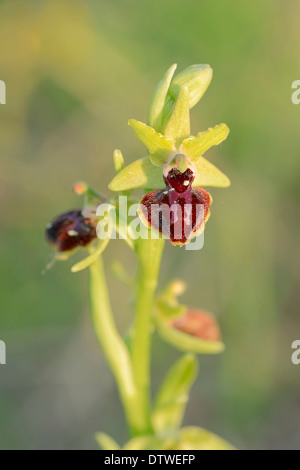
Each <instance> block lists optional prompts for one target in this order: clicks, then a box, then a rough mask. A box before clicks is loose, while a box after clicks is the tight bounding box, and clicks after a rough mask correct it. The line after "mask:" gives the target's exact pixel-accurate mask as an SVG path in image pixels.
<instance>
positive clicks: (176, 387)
mask: <svg viewBox="0 0 300 470" xmlns="http://www.w3.org/2000/svg"><path fill="white" fill-rule="evenodd" d="M197 371H198V363H197V360H196V358H195V356H192V355H190V354H186V355H185V356H183V357H181V358H180V359H179V361H177V362H176V363H175V364H174V365H173V367H172V368H171V369H170V371H169V372H168V374H167V376H166V378H165V380H164V382H163V384H162V386H161V388H160V390H159V392H158V394H157V397H156V401H155V405H154V410H153V414H152V419H153V426H154V429H155V431H156V433H157V434H161V435H166V434H167V433H168V432H172V431H175V430H176V429H178V428H179V427H180V425H181V423H182V419H183V415H184V411H185V407H186V403H187V401H188V396H189V391H190V388H191V386H192V384H193V383H194V381H195V378H196V376H197Z"/></svg>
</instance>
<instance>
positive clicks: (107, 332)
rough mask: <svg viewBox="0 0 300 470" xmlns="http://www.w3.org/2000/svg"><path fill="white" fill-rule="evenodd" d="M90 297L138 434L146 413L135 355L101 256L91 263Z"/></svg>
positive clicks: (133, 429)
mask: <svg viewBox="0 0 300 470" xmlns="http://www.w3.org/2000/svg"><path fill="white" fill-rule="evenodd" d="M90 298H91V313H92V320H93V324H94V330H95V333H96V336H97V339H98V341H99V343H100V344H101V346H102V350H103V352H104V354H105V356H106V359H107V361H108V363H109V365H110V368H111V370H112V372H113V374H114V376H115V379H116V382H117V385H118V389H119V393H120V396H121V400H122V404H123V407H124V410H125V415H126V419H127V423H128V426H129V429H130V432H131V435H138V434H140V433H143V431H144V428H145V415H144V413H140V412H139V409H138V404H139V402H140V400H139V393H138V389H137V386H136V385H135V381H134V376H133V370H132V364H131V358H130V354H129V351H128V349H127V347H126V346H125V344H124V342H123V340H122V338H121V336H120V335H119V333H118V331H117V329H116V325H115V321H114V318H113V315H112V311H111V306H110V301H109V295H108V291H107V285H106V280H105V274H104V268H103V264H102V259H101V257H99V258H98V259H97V260H96V261H95V262H93V263H92V264H91V266H90Z"/></svg>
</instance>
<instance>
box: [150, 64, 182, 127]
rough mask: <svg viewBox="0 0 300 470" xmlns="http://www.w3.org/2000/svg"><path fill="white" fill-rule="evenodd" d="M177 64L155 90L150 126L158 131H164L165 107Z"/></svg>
mask: <svg viewBox="0 0 300 470" xmlns="http://www.w3.org/2000/svg"><path fill="white" fill-rule="evenodd" d="M176 67H177V64H173V65H172V66H171V67H170V68H169V69H168V70H167V72H166V74H165V75H164V77H163V79H162V80H161V81H160V82H159V83H158V85H157V87H156V88H155V90H154V93H153V96H152V99H151V103H150V109H149V118H148V123H149V126H151V127H153V128H154V129H155V130H156V131H157V132H162V117H163V109H164V105H165V101H166V97H167V93H168V90H169V86H170V83H171V80H172V77H173V75H174V72H175V70H176Z"/></svg>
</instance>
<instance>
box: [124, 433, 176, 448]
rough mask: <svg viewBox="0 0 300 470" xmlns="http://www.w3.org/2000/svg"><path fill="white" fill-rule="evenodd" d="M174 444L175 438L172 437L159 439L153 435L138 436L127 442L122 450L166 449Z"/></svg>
mask: <svg viewBox="0 0 300 470" xmlns="http://www.w3.org/2000/svg"><path fill="white" fill-rule="evenodd" d="M174 445H175V440H174V439H172V438H168V439H159V438H157V437H155V436H138V437H134V438H133V439H131V440H130V441H129V442H127V444H125V446H124V447H123V450H168V449H171V448H173V446H174Z"/></svg>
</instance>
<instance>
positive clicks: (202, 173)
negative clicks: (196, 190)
mask: <svg viewBox="0 0 300 470" xmlns="http://www.w3.org/2000/svg"><path fill="white" fill-rule="evenodd" d="M193 165H194V167H195V169H196V177H195V179H194V181H193V184H192V186H194V187H196V186H197V187H203V186H211V187H215V188H227V187H228V186H230V179H229V178H228V177H227V176H226V175H225V174H224V173H223V172H222V171H221V170H219V168H217V167H216V166H215V165H213V164H212V163H210V162H209V161H208V160H206V158H204V157H200V158H198V160H196V161H194V162H193Z"/></svg>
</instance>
